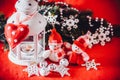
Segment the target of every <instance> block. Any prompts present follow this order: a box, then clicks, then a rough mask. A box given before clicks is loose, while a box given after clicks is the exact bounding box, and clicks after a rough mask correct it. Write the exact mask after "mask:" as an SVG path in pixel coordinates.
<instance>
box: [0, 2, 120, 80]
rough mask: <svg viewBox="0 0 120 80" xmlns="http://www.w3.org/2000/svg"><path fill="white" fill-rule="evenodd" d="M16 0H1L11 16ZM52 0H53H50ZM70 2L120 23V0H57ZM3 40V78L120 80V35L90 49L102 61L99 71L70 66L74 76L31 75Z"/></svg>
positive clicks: (0, 67)
mask: <svg viewBox="0 0 120 80" xmlns="http://www.w3.org/2000/svg"><path fill="white" fill-rule="evenodd" d="M15 1H16V0H10V1H8V0H0V12H3V13H4V14H5V15H6V16H7V17H8V16H9V15H11V14H12V13H13V11H14V10H15V9H14V3H15ZM50 1H51V0H50ZM55 1H64V2H66V3H69V4H71V5H73V6H74V7H76V8H77V9H80V10H86V9H91V10H92V11H93V13H94V17H99V18H104V19H106V20H107V21H109V22H111V23H112V24H120V0H55ZM2 46H3V44H1V43H0V80H22V79H23V80H38V79H39V80H53V79H54V80H120V73H119V72H120V69H119V68H120V62H119V61H120V38H115V37H114V38H112V41H111V42H109V43H107V44H106V45H105V46H104V47H102V46H100V45H95V46H94V47H93V48H92V49H88V50H87V52H88V54H89V55H90V57H91V59H95V60H96V62H99V63H101V66H99V67H98V71H96V70H90V71H86V70H85V68H84V67H80V66H70V68H71V69H70V71H69V72H70V74H71V77H67V76H65V77H63V78H61V77H60V75H59V74H51V75H50V76H48V77H36V76H33V77H30V78H28V77H27V73H26V72H23V71H22V69H23V67H21V66H18V65H15V64H13V63H11V62H10V61H9V60H8V58H7V54H8V52H3V48H2Z"/></svg>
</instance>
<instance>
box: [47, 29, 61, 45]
mask: <svg viewBox="0 0 120 80" xmlns="http://www.w3.org/2000/svg"><path fill="white" fill-rule="evenodd" d="M48 42H49V43H57V44H59V43H60V44H62V43H63V41H62V37H61V35H60V34H59V33H58V32H57V31H56V29H55V28H53V29H52V31H51V34H50V36H49V41H48Z"/></svg>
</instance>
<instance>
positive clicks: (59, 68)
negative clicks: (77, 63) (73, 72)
mask: <svg viewBox="0 0 120 80" xmlns="http://www.w3.org/2000/svg"><path fill="white" fill-rule="evenodd" d="M68 64H69V62H68V60H67V59H65V58H64V59H61V60H60V62H59V65H56V64H53V63H51V64H49V65H48V69H49V70H50V71H54V72H57V73H59V74H60V75H61V77H64V76H65V75H67V76H70V74H69V72H68V70H69V68H66V67H67V66H68Z"/></svg>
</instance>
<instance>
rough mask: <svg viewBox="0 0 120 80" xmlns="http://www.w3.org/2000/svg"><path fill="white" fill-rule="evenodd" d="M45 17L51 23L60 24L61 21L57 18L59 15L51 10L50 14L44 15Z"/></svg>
mask: <svg viewBox="0 0 120 80" xmlns="http://www.w3.org/2000/svg"><path fill="white" fill-rule="evenodd" d="M44 17H45V18H46V20H47V21H48V23H50V24H59V22H58V21H57V20H56V19H57V17H58V15H53V14H52V13H51V12H48V16H44Z"/></svg>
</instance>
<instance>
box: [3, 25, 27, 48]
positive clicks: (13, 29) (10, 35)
mask: <svg viewBox="0 0 120 80" xmlns="http://www.w3.org/2000/svg"><path fill="white" fill-rule="evenodd" d="M28 33H29V28H28V26H27V25H24V24H19V25H15V24H12V23H9V24H6V26H5V37H6V39H7V41H8V44H9V46H10V47H11V48H12V49H13V48H15V47H16V46H17V45H18V44H19V43H20V42H21V41H23V40H24V39H25V38H26V36H27V35H28Z"/></svg>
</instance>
